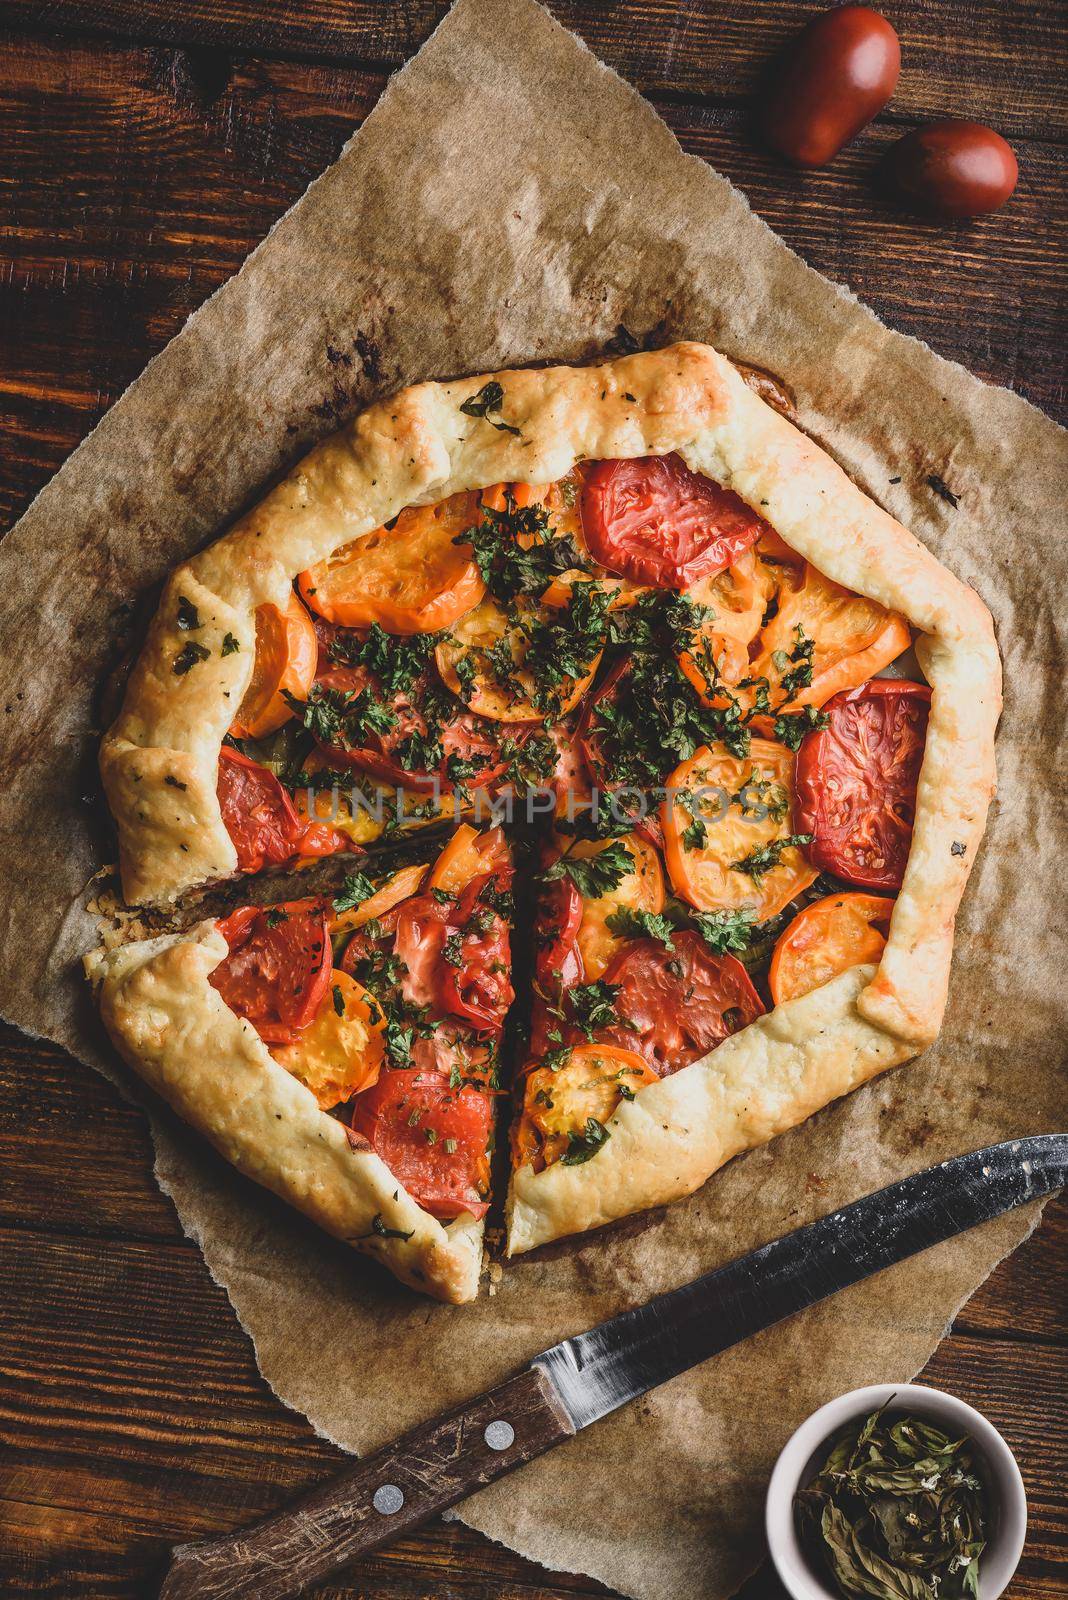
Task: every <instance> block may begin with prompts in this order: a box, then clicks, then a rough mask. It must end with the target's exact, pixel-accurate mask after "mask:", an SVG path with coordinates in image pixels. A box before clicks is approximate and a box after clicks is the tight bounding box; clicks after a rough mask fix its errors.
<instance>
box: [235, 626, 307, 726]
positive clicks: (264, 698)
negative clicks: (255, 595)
mask: <svg viewBox="0 0 1068 1600" xmlns="http://www.w3.org/2000/svg"><path fill="white" fill-rule="evenodd" d="M318 656H319V645H318V642H317V640H316V637H315V624H314V623H313V622H312V619H311V617H309V615H308V613H307V611H306V610H305V609H304V607H303V606H302V605H301V603H300V600H299V598H298V596H297V595H295V594H291V595H290V597H289V600H288V603H287V604H286V606H285V607H284V608H282V607H280V606H275V605H265V606H257V607H256V659H255V661H254V662H253V665H252V677H251V678H250V679H249V685H248V688H247V689H246V690H245V698H244V699H243V700H242V702H241V705H240V707H239V709H238V713H237V716H236V717H235V718H234V720H233V723H232V724H231V727H230V732H231V733H232V734H233V735H234V736H235V738H238V739H262V738H264V737H265V736H266V735H267V734H269V733H274V732H275V731H276V730H277V729H278V728H280V727H281V726H282V725H283V723H285V722H288V721H289V719H290V717H291V716H292V715H293V712H292V711H291V710H290V708H289V706H288V705H287V704H286V702H285V700H284V698H283V693H284V692H288V693H289V694H291V695H293V696H294V697H295V698H296V699H297V700H306V699H307V698H308V691H309V690H310V689H311V686H312V682H313V680H314V678H315V667H316V662H317V660H318Z"/></svg>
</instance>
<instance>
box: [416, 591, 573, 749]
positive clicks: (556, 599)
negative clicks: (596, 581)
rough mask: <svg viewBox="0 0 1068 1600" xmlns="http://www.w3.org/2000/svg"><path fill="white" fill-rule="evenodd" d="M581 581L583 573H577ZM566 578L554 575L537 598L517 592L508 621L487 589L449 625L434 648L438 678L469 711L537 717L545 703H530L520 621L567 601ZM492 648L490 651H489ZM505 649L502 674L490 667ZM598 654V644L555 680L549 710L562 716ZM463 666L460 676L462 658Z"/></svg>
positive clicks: (492, 717) (507, 718) (532, 690)
mask: <svg viewBox="0 0 1068 1600" xmlns="http://www.w3.org/2000/svg"><path fill="white" fill-rule="evenodd" d="M577 576H580V577H581V580H582V581H587V580H586V574H584V573H583V574H581V575H577ZM572 587H573V585H572V583H571V582H565V581H563V580H561V579H557V580H556V581H555V582H554V583H553V584H552V586H551V590H546V592H545V594H544V595H543V596H542V597H541V600H540V601H537V602H535V601H531V600H524V599H523V598H519V599H518V600H517V601H516V602H515V610H516V612H517V614H518V622H517V623H514V622H513V621H512V620H511V619H510V618H509V616H508V614H507V613H506V612H505V610H504V608H503V607H502V606H500V605H498V604H497V601H496V600H494V599H492V598H491V597H490V596H489V595H487V596H486V597H485V598H484V599H483V600H482V601H481V602H480V603H479V604H478V605H477V606H475V607H474V608H473V610H471V611H469V612H468V613H467V615H466V616H464V617H461V618H460V619H459V620H458V621H457V622H455V623H454V624H453V625H452V627H451V628H450V630H449V636H448V638H447V639H444V640H443V641H442V643H441V644H439V645H438V646H437V647H436V649H435V651H434V660H435V662H436V664H437V669H438V672H439V673H440V675H441V679H442V682H443V683H444V684H445V685H446V686H447V687H448V688H449V689H451V690H452V692H453V694H455V695H457V696H459V698H460V699H462V700H463V701H464V704H465V705H466V706H467V708H468V710H469V711H473V712H475V713H476V715H478V716H480V717H486V718H487V719H488V720H489V721H491V722H539V721H541V719H542V718H543V717H544V716H545V715H546V708H545V706H544V705H542V706H541V707H540V708H539V707H538V706H537V705H535V703H534V697H535V696H536V695H537V686H536V684H535V681H534V677H533V675H532V674H531V673H530V672H528V671H527V670H526V669H525V668H524V665H523V663H524V660H525V659H526V654H527V648H528V639H527V635H526V632H525V631H524V626H523V624H524V623H526V624H528V625H533V624H536V623H540V622H543V621H544V620H546V619H547V618H551V616H552V613H553V611H555V610H562V609H563V608H564V607H565V606H566V605H568V604H570V601H571V594H572ZM491 652H492V655H491ZM501 652H506V653H507V655H508V658H509V659H510V661H511V663H512V666H511V670H510V671H508V670H507V668H506V669H505V676H504V677H503V678H502V677H500V676H499V675H498V672H497V671H496V670H495V667H494V660H495V658H496V657H497V656H498V654H499V653H501ZM600 659H601V652H600V650H598V651H597V652H596V654H595V655H594V656H592V657H591V659H590V661H589V662H588V664H587V670H586V671H585V672H584V673H583V674H582V675H581V676H580V677H578V678H568V679H565V680H564V681H563V682H562V683H561V685H560V686H559V688H558V690H557V691H556V693H557V699H556V701H555V703H554V704H553V707H552V711H553V714H554V715H555V716H566V714H567V713H568V712H569V711H571V710H573V709H574V707H575V706H576V705H578V702H579V701H580V700H581V698H582V696H583V695H584V694H585V692H586V690H587V689H588V688H589V686H590V684H591V682H592V681H593V676H594V673H595V672H596V671H597V666H598V663H599V662H600ZM465 662H466V670H465V671H464V676H463V678H462V677H461V670H462V663H465Z"/></svg>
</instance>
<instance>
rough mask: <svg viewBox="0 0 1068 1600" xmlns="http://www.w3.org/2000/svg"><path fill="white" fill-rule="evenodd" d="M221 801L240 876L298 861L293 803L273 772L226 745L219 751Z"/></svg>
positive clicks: (297, 825) (298, 828)
mask: <svg viewBox="0 0 1068 1600" xmlns="http://www.w3.org/2000/svg"><path fill="white" fill-rule="evenodd" d="M218 796H219V809H220V811H221V812H222V819H223V822H224V824H225V826H226V831H227V833H228V834H229V835H230V838H231V839H232V840H233V845H234V849H235V850H236V851H237V864H238V866H239V867H240V869H241V871H242V872H259V871H260V870H261V869H262V868H263V867H265V866H277V864H278V863H279V862H280V861H288V860H290V858H291V857H292V856H294V855H296V853H297V847H298V844H299V842H300V836H301V832H302V825H301V821H300V818H299V817H298V816H297V813H296V811H295V809H294V807H293V802H292V800H291V799H290V798H289V796H288V794H287V793H286V791H285V790H284V789H283V788H282V785H281V784H280V783H279V781H278V779H277V778H276V777H275V775H274V773H273V772H270V771H268V769H267V768H266V767H261V766H260V764H259V762H258V761H251V760H250V759H249V757H248V756H246V755H243V754H242V752H241V751H240V750H235V749H234V748H233V746H232V745H228V744H224V745H223V747H222V749H221V750H220V751H219V784H218Z"/></svg>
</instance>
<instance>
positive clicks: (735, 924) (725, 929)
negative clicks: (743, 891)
mask: <svg viewBox="0 0 1068 1600" xmlns="http://www.w3.org/2000/svg"><path fill="white" fill-rule="evenodd" d="M690 920H691V921H692V922H693V925H694V927H695V928H696V929H697V931H698V933H699V934H700V935H701V938H702V939H703V940H704V941H705V943H706V944H707V946H708V948H709V949H710V950H711V951H712V953H713V955H717V956H722V955H725V954H726V952H727V951H728V950H746V949H748V947H749V941H750V939H751V937H752V933H753V927H754V925H755V923H756V913H755V912H754V911H748V910H745V909H743V910H741V911H695V912H693V913H692V915H691V919H690Z"/></svg>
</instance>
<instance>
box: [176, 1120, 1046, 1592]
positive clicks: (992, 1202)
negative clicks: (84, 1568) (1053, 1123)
mask: <svg viewBox="0 0 1068 1600" xmlns="http://www.w3.org/2000/svg"><path fill="white" fill-rule="evenodd" d="M1066 1180H1068V1134H1038V1135H1034V1136H1032V1137H1029V1138H1024V1139H1014V1140H1011V1141H1008V1142H1006V1143H1003V1144H996V1145H989V1146H987V1147H986V1148H985V1149H982V1150H975V1151H973V1152H971V1154H969V1155H963V1156H955V1157H953V1158H952V1159H950V1160H948V1161H943V1162H942V1163H941V1164H940V1165H938V1166H935V1167H930V1168H928V1169H927V1170H926V1171H924V1172H918V1173H916V1174H915V1175H914V1176H912V1177H910V1178H905V1179H903V1180H902V1181H901V1182H899V1183H892V1184H890V1185H889V1187H887V1188H885V1189H880V1190H878V1191H876V1193H874V1194H870V1195H866V1196H865V1197H864V1198H863V1199H860V1200H856V1201H854V1202H853V1203H852V1204H851V1205H847V1206H844V1207H842V1208H841V1209H840V1210H838V1211H834V1212H832V1213H831V1214H830V1215H828V1216H825V1217H821V1218H820V1219H819V1220H818V1221H816V1222H812V1223H809V1224H808V1225H807V1226H805V1227H803V1228H798V1229H796V1230H795V1231H794V1232H793V1233H788V1234H785V1235H784V1236H783V1237H782V1238H780V1239H775V1240H773V1241H772V1242H771V1243H770V1244H766V1245H763V1246H761V1248H760V1249H758V1250H754V1251H752V1252H751V1253H750V1254H749V1255H745V1256H741V1257H739V1258H738V1259H736V1260H734V1261H731V1262H729V1263H728V1264H727V1265H726V1266H723V1267H719V1268H717V1269H715V1270H714V1271H712V1272H707V1273H705V1274H704V1275H703V1276H702V1277H700V1278H697V1279H695V1280H694V1282H693V1283H688V1284H685V1285H684V1286H683V1287H681V1288H679V1289H673V1290H670V1291H668V1293H666V1294H661V1295H657V1296H656V1297H655V1298H654V1299H652V1300H650V1301H649V1302H648V1303H647V1304H646V1305H643V1306H638V1307H636V1308H635V1309H634V1310H632V1311H625V1312H623V1313H622V1314H621V1315H620V1316H617V1317H613V1318H611V1319H610V1320H609V1321H608V1322H604V1323H602V1324H601V1325H600V1326H599V1327H596V1328H591V1329H589V1330H588V1331H587V1332H586V1333H580V1334H577V1335H575V1336H574V1337H573V1338H570V1339H564V1340H562V1341H561V1342H560V1343H559V1344H556V1345H553V1346H552V1347H551V1349H548V1350H545V1351H543V1352H542V1353H541V1354H540V1355H538V1356H535V1357H534V1359H533V1360H532V1361H531V1363H530V1365H529V1366H528V1367H526V1368H524V1369H523V1371H521V1372H520V1373H518V1374H517V1375H516V1376H515V1377H514V1378H510V1379H509V1380H507V1382H505V1383H503V1384H500V1385H499V1386H498V1387H497V1388H496V1389H493V1390H491V1391H489V1392H488V1393H487V1394H483V1395H480V1396H478V1397H477V1398H476V1399H475V1400H472V1401H469V1402H467V1403H466V1404H464V1405H462V1406H458V1407H456V1408H455V1409H454V1410H452V1411H450V1412H447V1413H445V1415H443V1416H441V1417H438V1418H436V1419H435V1420H434V1421H432V1422H429V1423H426V1424H424V1425H423V1426H421V1427H419V1428H416V1429H413V1430H412V1432H410V1433H408V1434H406V1435H405V1436H404V1437H403V1438H401V1439H399V1440H398V1441H397V1442H396V1443H395V1444H392V1445H388V1446H386V1448H385V1449H383V1450H379V1451H377V1452H376V1453H375V1454H374V1455H371V1456H367V1457H365V1458H363V1459H362V1460H361V1461H360V1462H358V1463H357V1465H356V1466H355V1467H353V1468H351V1469H350V1470H349V1471H347V1472H345V1473H343V1474H342V1475H341V1476H340V1477H338V1478H335V1479H332V1480H329V1481H328V1482H327V1483H325V1484H323V1485H322V1486H320V1487H319V1488H318V1489H315V1490H313V1491H312V1492H311V1494H309V1495H307V1496H305V1497H304V1498H303V1499H302V1500H300V1501H298V1502H297V1503H296V1504H294V1505H293V1506H291V1507H289V1508H288V1509H285V1510H283V1511H281V1512H279V1513H277V1514H276V1515H275V1516H273V1517H270V1518H268V1519H267V1520H266V1521H264V1522H261V1523H259V1524H257V1525H256V1526H254V1527H252V1528H250V1529H248V1530H246V1531H244V1532H239V1533H236V1534H230V1535H226V1536H224V1537H222V1538H219V1539H211V1540H206V1541H204V1542H202V1543H199V1544H188V1545H179V1546H178V1547H177V1548H176V1549H175V1550H174V1551H173V1553H172V1558H171V1564H170V1567H169V1569H168V1571H167V1573H166V1575H165V1577H164V1580H163V1583H162V1585H161V1587H160V1590H159V1595H160V1600H224V1597H225V1600H242V1597H245V1596H247V1597H249V1600H253V1597H254V1600H288V1597H290V1596H292V1595H297V1594H299V1593H301V1592H302V1591H303V1590H304V1589H305V1588H307V1587H308V1585H309V1584H312V1583H315V1582H318V1581H319V1580H321V1579H322V1578H325V1577H327V1576H328V1575H329V1574H330V1573H332V1572H335V1571H337V1570H338V1569H339V1568H340V1567H342V1566H344V1565H346V1564H347V1563H348V1562H350V1561H352V1560H354V1559H356V1558H357V1557H359V1556H361V1555H366V1554H369V1553H370V1552H371V1551H372V1550H375V1549H378V1548H379V1547H380V1546H381V1545H383V1544H387V1543H389V1542H391V1541H392V1540H393V1539H396V1538H397V1537H399V1536H400V1535H401V1534H402V1533H407V1532H410V1531H411V1530H412V1529H413V1528H416V1527H419V1526H420V1525H421V1524H422V1523H424V1522H426V1521H428V1520H429V1518H430V1517H432V1516H434V1515H435V1514H437V1513H438V1512H440V1511H443V1510H445V1509H447V1508H448V1507H449V1506H452V1505H455V1504H456V1503H457V1502H458V1501H459V1500H462V1499H464V1498H465V1497H466V1496H467V1495H469V1494H472V1493H474V1492H475V1491H476V1490H478V1489H480V1488H482V1487H484V1486H485V1485H486V1484H488V1483H490V1482H492V1481H493V1480H494V1479H495V1478H498V1477H501V1476H502V1475H503V1474H504V1473H507V1472H511V1471H513V1470H514V1469H515V1468H516V1467H518V1466H522V1465H523V1464H524V1463H525V1462H527V1461H530V1460H533V1459H534V1457H535V1456H538V1455H541V1454H543V1453H544V1452H545V1451H546V1450H549V1449H551V1448H552V1447H553V1446H554V1445H556V1444H559V1443H562V1442H563V1441H564V1440H565V1439H568V1438H572V1437H573V1436H574V1434H575V1433H576V1432H578V1431H579V1430H580V1429H581V1428H586V1427H589V1425H590V1424H591V1423H593V1422H596V1421H598V1420H599V1419H600V1418H601V1417H605V1416H607V1415H608V1414H609V1413H610V1412H612V1411H615V1410H616V1409H617V1408H618V1407H619V1406H622V1405H625V1404H626V1403H627V1402H628V1401H629V1400H633V1399H635V1398H636V1397H637V1396H638V1395H640V1394H645V1393H646V1392H647V1391H648V1390H650V1389H653V1388H656V1387H657V1386H659V1385H660V1384H662V1383H666V1382H667V1381H668V1380H669V1379H671V1378H675V1377H678V1376H679V1374H680V1373H683V1372H686V1371H688V1370H689V1369H690V1368H691V1367H694V1366H697V1365H698V1364H699V1363H701V1362H703V1361H706V1360H708V1359H709V1357H711V1356H714V1355H717V1354H719V1353H720V1352H721V1351H723V1350H726V1349H727V1348H729V1346H731V1345H733V1344H737V1343H738V1342H739V1341H740V1340H743V1339H747V1338H749V1336H750V1335H751V1334H754V1333H757V1332H759V1331H761V1330H762V1329H764V1328H769V1327H772V1326H773V1325H774V1324H775V1323H777V1322H781V1321H782V1320H783V1319H784V1318H785V1317H789V1316H792V1315H794V1314H795V1313H796V1312H798V1311H801V1310H803V1309H804V1308H805V1307H807V1306H811V1305H814V1304H816V1302H817V1301H820V1300H823V1299H826V1298H827V1296H828V1295H832V1294H835V1293H836V1292H837V1291H838V1290H839V1289H844V1288H846V1287H847V1286H848V1285H850V1284H854V1283H859V1282H861V1281H862V1280H863V1279H864V1278H867V1277H870V1276H871V1275H872V1274H873V1273H876V1272H881V1271H883V1270H884V1269H885V1268H886V1267H889V1266H892V1265H894V1264H895V1263H896V1262H898V1261H904V1260H906V1259H907V1258H908V1257H909V1256H912V1255H916V1254H918V1253H919V1252H920V1251H922V1250H927V1249H929V1248H930V1247H931V1246H932V1245H935V1244H940V1243H942V1242H943V1241H944V1240H946V1239H950V1238H953V1237H954V1236H955V1235H956V1234H958V1233H962V1232H963V1231H964V1230H966V1229H968V1228H972V1227H975V1226H976V1225H977V1224H978V1223H980V1222H987V1221H990V1220H992V1219H993V1218H994V1217H997V1216H1000V1215H1001V1214H1002V1213H1003V1212H1005V1211H1009V1210H1012V1209H1013V1207H1015V1206H1019V1205H1023V1204H1025V1203H1026V1202H1027V1201H1029V1200H1038V1199H1041V1198H1043V1197H1044V1196H1045V1195H1048V1194H1052V1193H1053V1191H1054V1190H1056V1189H1059V1188H1062V1187H1063V1186H1064V1184H1065V1182H1066Z"/></svg>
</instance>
